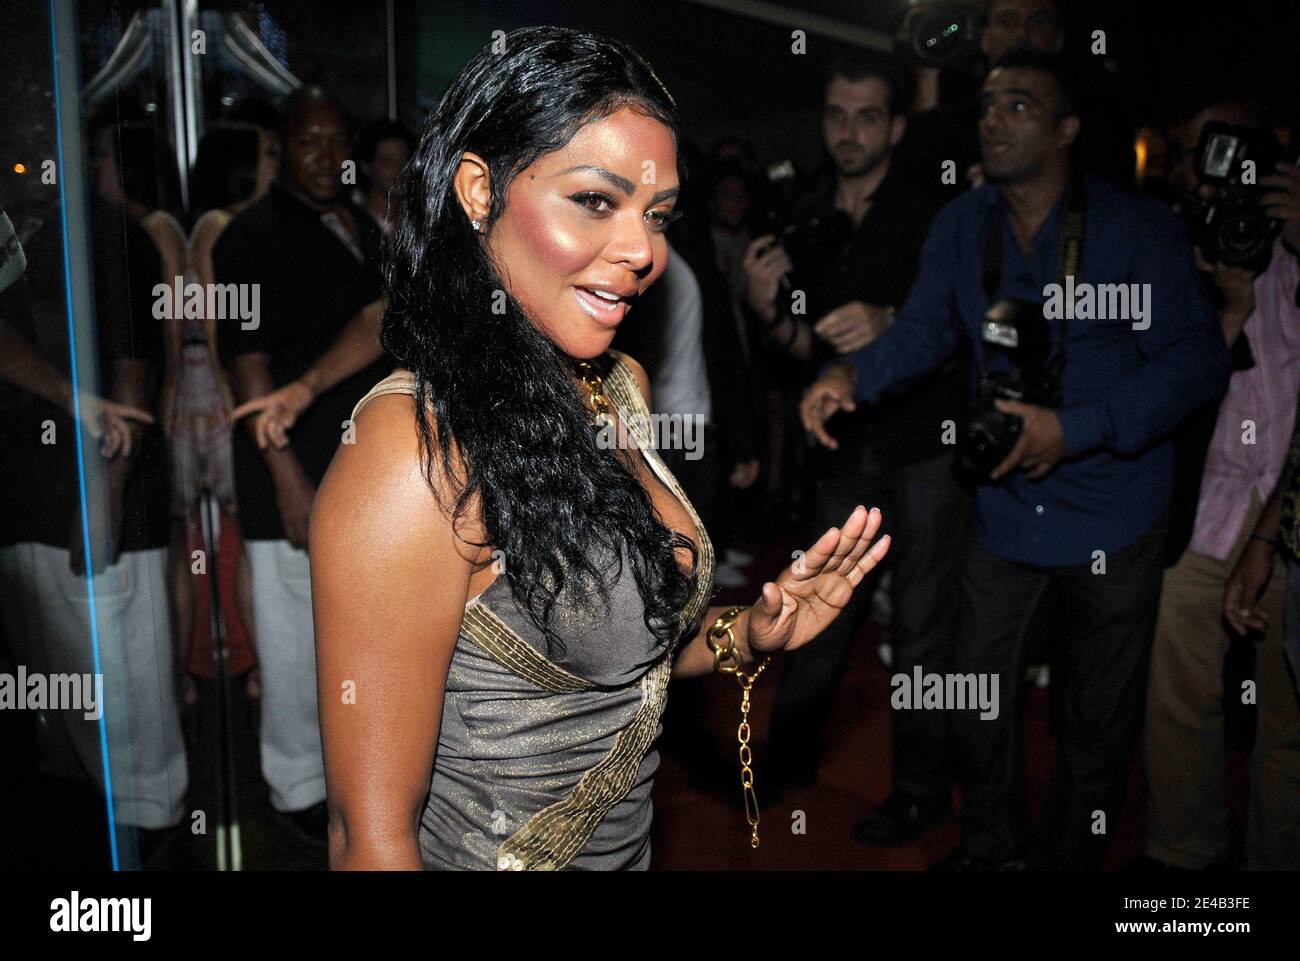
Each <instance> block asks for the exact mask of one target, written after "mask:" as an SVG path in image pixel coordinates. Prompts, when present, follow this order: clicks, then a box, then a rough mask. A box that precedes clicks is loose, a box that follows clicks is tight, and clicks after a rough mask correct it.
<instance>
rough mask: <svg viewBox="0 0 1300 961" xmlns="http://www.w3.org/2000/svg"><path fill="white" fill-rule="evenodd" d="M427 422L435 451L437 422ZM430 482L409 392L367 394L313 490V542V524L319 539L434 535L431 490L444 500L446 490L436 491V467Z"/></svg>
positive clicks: (439, 525)
mask: <svg viewBox="0 0 1300 961" xmlns="http://www.w3.org/2000/svg"><path fill="white" fill-rule="evenodd" d="M430 427H431V429H432V431H433V436H434V439H435V450H436V438H437V425H436V423H431V425H430ZM433 480H434V485H435V486H434V487H433V488H431V487H430V485H429V482H428V481H427V480H426V478H425V473H424V453H423V449H422V447H421V445H420V438H419V430H418V427H417V425H416V419H415V406H414V400H413V398H412V397H411V395H410V394H406V393H394V394H384V395H381V396H377V397H373V398H371V399H370V401H369V402H367V403H366V404H365V405H364V406H363V407H362V408H361V410H360V411H358V412H357V416H356V419H355V421H354V422H353V423H352V425H351V427H350V429H349V431H348V433H347V434H345V435H344V437H343V440H342V442H341V443H340V444H339V448H338V451H337V452H336V453H335V455H334V460H333V461H332V462H331V464H330V468H329V470H328V471H327V472H326V474H325V479H324V480H323V481H322V482H321V486H320V490H319V491H318V492H317V495H316V503H315V505H314V506H313V510H312V532H311V533H312V541H313V546H314V544H315V540H316V536H317V532H318V529H319V531H320V535H321V536H322V537H333V536H335V535H339V536H343V537H358V536H363V537H365V538H367V539H371V538H379V539H388V540H392V539H397V538H401V537H403V536H411V537H418V538H427V537H429V536H430V535H441V533H442V529H443V527H444V525H448V522H447V520H446V518H445V517H444V516H443V513H442V511H441V510H440V509H439V508H438V504H437V499H436V498H435V496H434V495H435V490H436V491H437V492H438V494H439V495H440V496H443V498H444V502H447V501H446V495H447V494H449V493H450V489H449V488H447V487H445V486H442V487H441V489H440V485H445V480H444V478H443V477H442V475H441V472H440V471H434V472H433ZM399 528H400V529H403V530H402V531H399V530H398V529H399ZM448 529H449V526H448ZM425 543H426V544H427V541H426V542H425Z"/></svg>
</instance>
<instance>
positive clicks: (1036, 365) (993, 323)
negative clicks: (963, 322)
mask: <svg viewBox="0 0 1300 961" xmlns="http://www.w3.org/2000/svg"><path fill="white" fill-rule="evenodd" d="M980 335H981V338H982V339H983V341H984V345H985V350H986V351H988V350H992V351H998V352H1001V353H1003V354H1004V355H1006V356H1009V357H1010V359H1011V362H1012V369H1011V370H1010V371H990V370H988V369H987V368H986V366H985V364H983V363H981V364H980V371H979V375H980V377H979V395H978V399H977V412H976V417H975V420H974V421H973V422H972V423H971V424H970V426H969V427H967V428H966V432H965V434H964V435H963V436H962V438H961V441H960V443H959V444H958V446H957V455H958V464H959V468H960V470H961V472H962V473H963V474H964V475H966V476H967V477H968V478H969V479H970V480H972V481H975V482H976V483H980V482H986V481H987V480H988V477H989V474H990V473H991V472H992V471H993V468H995V467H997V466H998V464H1000V463H1002V461H1003V460H1005V459H1006V457H1007V455H1008V454H1010V453H1011V451H1012V449H1013V448H1014V447H1015V446H1016V442H1017V441H1018V440H1020V433H1021V431H1022V430H1023V429H1024V426H1025V425H1024V419H1023V418H1021V417H1019V416H1017V415H1015V414H1008V413H1004V412H1003V411H1000V410H998V409H997V407H995V406H994V401H997V400H1015V401H1020V402H1021V403H1022V404H1034V405H1035V406H1039V407H1051V408H1056V407H1059V406H1060V404H1061V374H1062V371H1061V370H1060V367H1059V365H1058V364H1054V363H1051V362H1049V359H1048V358H1049V355H1050V353H1051V340H1050V337H1049V334H1048V327H1047V324H1045V323H1044V322H1043V305H1042V304H1034V303H1030V302H1028V301H1024V300H1002V301H999V302H998V303H996V304H994V305H993V306H992V307H990V308H989V310H988V313H987V314H985V315H984V323H983V325H982V327H981V330H980Z"/></svg>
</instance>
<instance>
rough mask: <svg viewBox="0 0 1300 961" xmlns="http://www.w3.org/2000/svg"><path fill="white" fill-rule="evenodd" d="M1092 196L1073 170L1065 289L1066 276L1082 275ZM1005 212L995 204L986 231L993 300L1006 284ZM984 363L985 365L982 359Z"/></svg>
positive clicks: (1060, 258)
mask: <svg viewBox="0 0 1300 961" xmlns="http://www.w3.org/2000/svg"><path fill="white" fill-rule="evenodd" d="M1087 207H1088V199H1087V196H1086V195H1085V192H1084V188H1083V175H1082V174H1081V173H1080V172H1078V171H1072V172H1071V174H1070V179H1069V181H1068V182H1067V183H1066V186H1065V219H1064V221H1063V222H1062V224H1061V237H1060V242H1059V244H1058V246H1057V249H1056V283H1057V285H1058V286H1060V287H1061V288H1062V290H1064V289H1065V278H1066V277H1075V278H1077V277H1078V276H1079V264H1080V262H1081V261H1082V259H1083V228H1084V222H1085V219H1086V213H1087ZM1004 220H1005V215H1004V214H1003V211H1002V205H1001V204H1000V203H998V204H995V205H994V206H993V214H992V216H991V217H989V225H988V231H987V232H986V233H985V235H984V273H983V285H984V293H985V294H986V295H987V296H988V298H989V300H990V301H992V300H993V299H994V298H995V297H997V295H998V288H999V287H1001V286H1002V233H1003V231H1002V225H1003V223H1004ZM1069 313H1070V311H1068V310H1063V311H1061V350H1060V353H1059V354H1058V355H1057V356H1056V359H1055V360H1054V361H1053V366H1054V367H1055V368H1056V370H1057V371H1058V372H1060V371H1064V370H1065V345H1066V336H1067V335H1068V334H1069V332H1070V321H1069V318H1068V314H1069ZM983 348H984V345H983V342H982V341H981V343H980V355H981V357H982V356H983V353H984V349H983ZM980 366H981V367H983V362H982V361H981V363H980Z"/></svg>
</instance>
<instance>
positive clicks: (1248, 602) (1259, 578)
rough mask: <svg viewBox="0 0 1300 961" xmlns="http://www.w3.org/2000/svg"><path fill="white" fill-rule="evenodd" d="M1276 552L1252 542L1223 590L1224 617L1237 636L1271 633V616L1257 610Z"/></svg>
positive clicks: (1261, 543)
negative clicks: (1269, 621)
mask: <svg viewBox="0 0 1300 961" xmlns="http://www.w3.org/2000/svg"><path fill="white" fill-rule="evenodd" d="M1275 552H1276V548H1275V547H1274V546H1273V545H1272V544H1269V543H1266V542H1265V541H1261V540H1258V539H1256V538H1252V539H1251V540H1249V541H1247V542H1246V549H1245V550H1243V551H1242V552H1241V557H1240V558H1239V559H1238V561H1237V566H1236V567H1234V568H1233V569H1232V574H1230V575H1229V577H1228V582H1227V584H1225V585H1224V588H1223V616H1224V618H1226V619H1227V621H1228V623H1229V624H1231V625H1232V629H1233V630H1234V631H1236V632H1237V633H1238V634H1241V635H1243V636H1244V635H1246V634H1248V633H1250V632H1251V631H1266V630H1268V614H1267V612H1265V611H1262V610H1260V609H1259V608H1258V607H1256V606H1255V602H1256V601H1258V600H1259V599H1260V598H1261V597H1262V596H1263V595H1264V589H1265V588H1267V587H1268V581H1269V577H1270V576H1271V575H1272V573H1273V555H1274V553H1275Z"/></svg>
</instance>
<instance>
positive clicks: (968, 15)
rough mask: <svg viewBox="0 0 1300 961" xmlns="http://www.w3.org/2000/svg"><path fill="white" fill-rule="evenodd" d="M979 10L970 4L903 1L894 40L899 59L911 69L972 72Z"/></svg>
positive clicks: (950, 0)
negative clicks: (967, 70) (910, 65)
mask: <svg viewBox="0 0 1300 961" xmlns="http://www.w3.org/2000/svg"><path fill="white" fill-rule="evenodd" d="M980 7H981V4H979V3H977V2H970V0H905V2H904V4H903V10H902V16H901V18H900V22H899V28H898V34H897V36H896V37H895V38H894V45H895V47H896V49H897V51H898V54H899V56H900V57H901V58H902V59H903V60H905V61H908V62H910V63H911V64H912V65H913V66H922V67H956V68H958V69H974V68H975V66H976V65H977V64H978V60H979V58H978V54H979V49H980V25H981V20H982V11H981V9H980Z"/></svg>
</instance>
